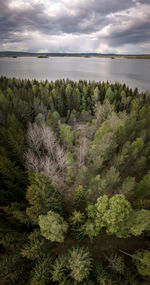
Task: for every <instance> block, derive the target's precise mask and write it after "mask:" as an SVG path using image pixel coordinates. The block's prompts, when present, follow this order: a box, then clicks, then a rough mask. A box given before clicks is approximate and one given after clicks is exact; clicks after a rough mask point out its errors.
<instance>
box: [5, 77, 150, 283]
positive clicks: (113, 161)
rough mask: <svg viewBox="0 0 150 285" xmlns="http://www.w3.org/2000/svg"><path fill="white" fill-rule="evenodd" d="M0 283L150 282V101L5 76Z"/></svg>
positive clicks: (103, 88) (90, 86)
mask: <svg viewBox="0 0 150 285" xmlns="http://www.w3.org/2000/svg"><path fill="white" fill-rule="evenodd" d="M0 203H1V204H0V284H2V285H50V284H54V285H55V284H56V285H57V284H58V285H78V284H79V285H148V284H150V239H149V238H150V96H149V95H148V93H139V92H138V89H137V88H136V89H135V90H132V89H130V88H129V87H127V86H126V85H125V84H122V85H121V84H120V83H118V82H115V83H109V82H96V81H89V82H87V81H82V80H80V81H78V82H75V81H71V80H69V79H67V80H56V81H55V82H52V81H51V82H48V81H47V80H46V81H40V82H39V81H36V80H21V79H16V78H6V77H1V78H0Z"/></svg>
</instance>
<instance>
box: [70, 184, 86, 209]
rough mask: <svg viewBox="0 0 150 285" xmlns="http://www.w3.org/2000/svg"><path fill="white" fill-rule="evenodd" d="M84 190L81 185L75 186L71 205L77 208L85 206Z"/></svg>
mask: <svg viewBox="0 0 150 285" xmlns="http://www.w3.org/2000/svg"><path fill="white" fill-rule="evenodd" d="M85 203H86V200H85V190H84V188H83V186H82V185H79V186H77V187H76V188H75V190H74V193H73V205H74V206H75V207H76V208H77V209H83V208H84V207H85Z"/></svg>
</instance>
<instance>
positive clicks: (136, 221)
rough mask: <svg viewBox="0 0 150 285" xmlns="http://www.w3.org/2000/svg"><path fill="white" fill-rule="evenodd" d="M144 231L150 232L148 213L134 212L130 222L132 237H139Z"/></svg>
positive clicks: (146, 211)
mask: <svg viewBox="0 0 150 285" xmlns="http://www.w3.org/2000/svg"><path fill="white" fill-rule="evenodd" d="M144 231H150V211H148V210H144V209H142V210H139V211H135V212H134V215H133V217H132V219H131V221H130V232H131V234H132V235H134V236H139V235H141V234H142V233H143V232H144Z"/></svg>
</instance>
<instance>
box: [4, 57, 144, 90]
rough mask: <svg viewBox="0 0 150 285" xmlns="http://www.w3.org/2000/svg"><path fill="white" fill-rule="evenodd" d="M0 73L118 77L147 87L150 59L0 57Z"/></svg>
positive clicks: (112, 79) (39, 76)
mask: <svg viewBox="0 0 150 285" xmlns="http://www.w3.org/2000/svg"><path fill="white" fill-rule="evenodd" d="M0 76H7V77H16V78H22V79H37V80H46V79H47V80H49V81H51V80H53V81H54V80H56V79H62V78H64V79H67V78H69V79H72V80H80V79H82V80H91V81H92V80H95V81H107V80H108V81H110V82H115V81H118V82H120V83H126V85H128V86H129V87H131V88H135V87H138V89H139V90H140V91H145V90H150V60H146V59H125V58H116V59H111V58H92V57H91V58H84V57H49V58H36V57H18V58H7V57H5V58H0Z"/></svg>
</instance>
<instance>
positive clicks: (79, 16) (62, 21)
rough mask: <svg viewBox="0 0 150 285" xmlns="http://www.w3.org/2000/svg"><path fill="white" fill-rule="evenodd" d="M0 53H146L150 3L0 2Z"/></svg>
mask: <svg viewBox="0 0 150 285" xmlns="http://www.w3.org/2000/svg"><path fill="white" fill-rule="evenodd" d="M0 50H1V51H3V50H13V51H14V50H15V51H31V52H99V53H111V52H112V53H126V54H130V53H141V54H142V53H150V0H111V1H110V0H0Z"/></svg>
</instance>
